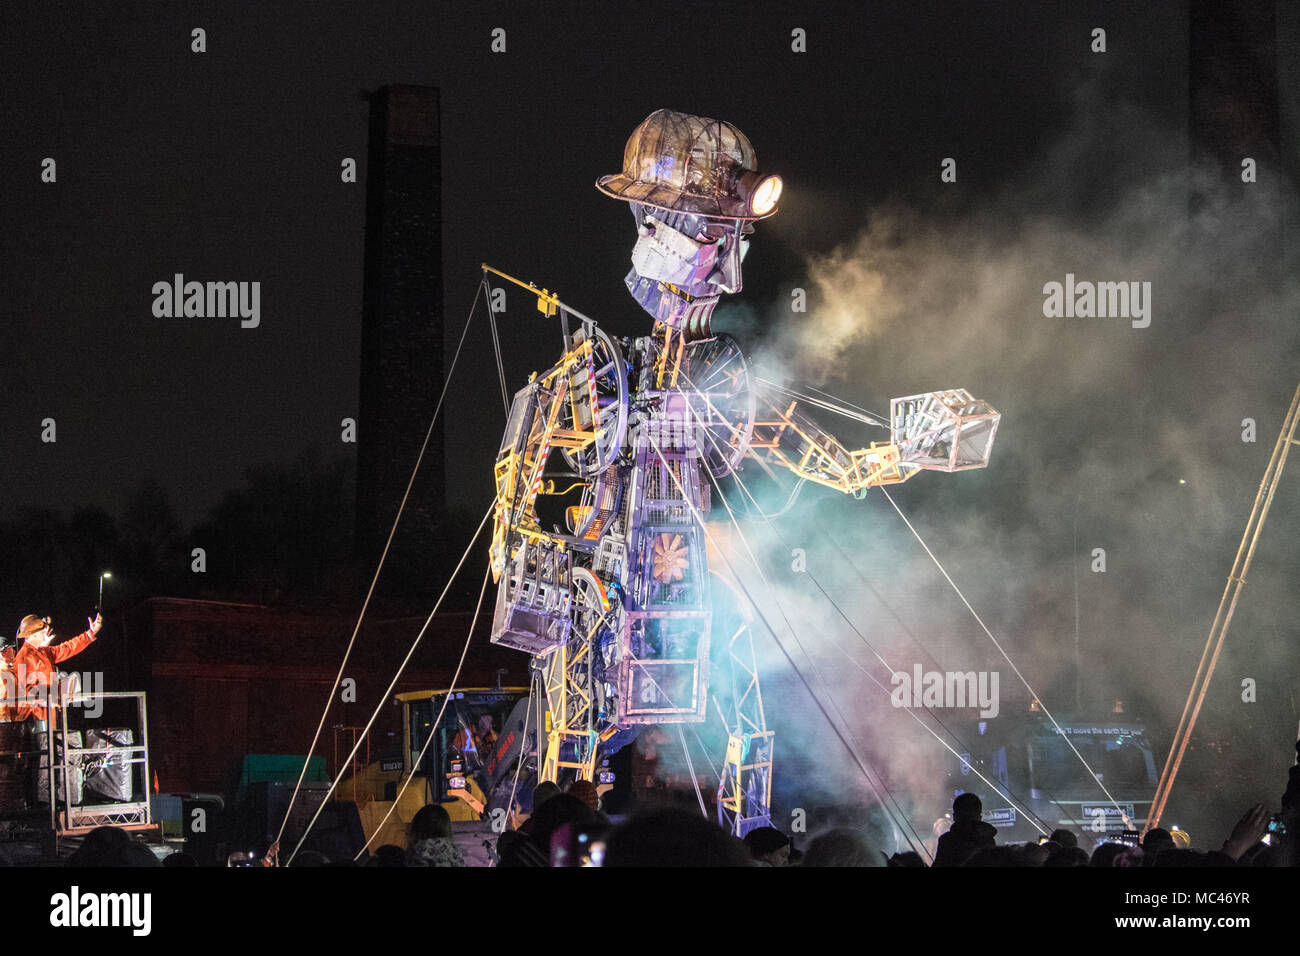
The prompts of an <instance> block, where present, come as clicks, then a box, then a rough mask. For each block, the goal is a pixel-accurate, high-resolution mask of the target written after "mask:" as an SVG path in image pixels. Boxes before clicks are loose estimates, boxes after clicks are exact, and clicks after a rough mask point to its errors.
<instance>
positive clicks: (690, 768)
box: [677, 724, 709, 820]
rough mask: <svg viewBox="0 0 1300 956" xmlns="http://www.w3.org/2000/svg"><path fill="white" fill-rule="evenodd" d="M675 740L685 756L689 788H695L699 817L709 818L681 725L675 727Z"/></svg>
mask: <svg viewBox="0 0 1300 956" xmlns="http://www.w3.org/2000/svg"><path fill="white" fill-rule="evenodd" d="M677 739H678V740H680V741H681V742H682V753H684V754H686V772H687V773H689V774H690V775H691V786H692V787H694V788H695V800H696V802H697V803H698V804H699V805H700V816H702V817H704V819H706V820H707V819H708V818H709V811H708V810H707V809H705V807H704V794H702V793H700V781H699V779H698V778H697V777H696V776H695V763H694V761H692V760H691V748H690V747H688V746H686V734H685V733H684V732H683V731H682V725H681V724H678V725H677Z"/></svg>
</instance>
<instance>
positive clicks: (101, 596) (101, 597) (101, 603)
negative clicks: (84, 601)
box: [95, 571, 113, 611]
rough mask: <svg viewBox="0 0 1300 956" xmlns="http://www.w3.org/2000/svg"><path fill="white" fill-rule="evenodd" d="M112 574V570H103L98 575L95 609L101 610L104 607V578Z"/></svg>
mask: <svg viewBox="0 0 1300 956" xmlns="http://www.w3.org/2000/svg"><path fill="white" fill-rule="evenodd" d="M112 576H113V572H112V571H105V572H104V573H103V574H101V575H100V576H99V603H98V604H96V605H95V610H96V611H101V610H103V608H104V579H105V578H111V577H112Z"/></svg>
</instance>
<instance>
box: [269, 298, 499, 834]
mask: <svg viewBox="0 0 1300 956" xmlns="http://www.w3.org/2000/svg"><path fill="white" fill-rule="evenodd" d="M482 292H483V287H482V286H479V289H478V291H477V292H475V293H474V301H473V302H472V303H471V304H470V307H469V315H467V316H466V317H465V327H464V328H463V329H462V330H461V333H460V341H459V342H458V343H457V344H456V353H455V354H454V355H453V356H452V359H451V367H450V368H449V369H447V377H446V378H445V379H444V380H443V383H442V392H441V394H439V396H438V403H437V405H435V406H434V409H433V418H431V419H430V420H429V427H428V429H427V430H426V431H425V433H424V442H423V443H422V444H421V445H420V453H419V454H418V455H417V456H416V458H415V466H414V467H413V468H412V469H411V477H410V478H409V479H408V480H407V482H406V491H405V492H403V493H402V501H401V504H399V505H398V506H397V514H396V515H395V516H394V517H393V526H392V527H391V528H390V529H389V530H388V540H387V541H385V542H384V550H383V552H382V553H381V554H380V555H379V564H378V565H377V566H376V567H375V574H374V577H372V578H371V579H370V587H369V588H368V589H367V590H366V599H365V601H363V602H362V604H361V612H360V613H359V614H358V615H357V623H356V626H355V627H353V628H352V636H351V637H350V638H349V639H348V646H347V649H346V650H344V652H343V661H342V662H341V663H340V664H339V672H338V674H337V675H335V677H334V686H333V687H331V688H330V692H329V696H328V697H327V698H326V699H325V709H324V711H322V712H321V715H320V723H319V724H317V725H316V733H315V734H314V735H313V736H312V739H311V746H310V747H308V748H307V756H306V758H305V759H304V760H303V763H302V770H301V772H299V774H298V782H297V783H295V784H294V786H293V794H292V795H291V796H290V797H289V805H288V806H287V807H286V808H285V811H284V819H283V820H281V821H280V829H279V832H278V833H276V835H275V841H274V843H272V844H271V845H272V846H273V847H275V846H278V844H279V843H280V840H281V839H282V838H283V837H284V830H285V827H286V826H288V824H289V817H290V815H291V814H292V813H293V803H294V801H295V800H297V799H298V792H299V791H300V790H301V789H302V782H303V780H304V779H306V776H307V767H308V766H309V765H310V764H311V758H312V754H313V753H315V751H316V745H317V744H318V743H319V742H320V734H321V731H322V730H323V729H324V728H325V720H326V718H327V717H329V712H330V708H331V707H332V706H333V705H334V694H335V693H336V692H337V691H338V689H339V684H340V683H341V682H342V681H343V671H344V669H345V668H346V667H347V665H348V659H349V658H350V657H351V656H352V648H353V646H354V645H355V644H356V642H357V634H359V633H360V632H361V622H362V621H363V620H365V616H366V610H367V609H368V608H369V607H370V599H371V597H373V596H374V593H375V585H377V584H378V583H379V574H380V572H381V571H383V569H384V562H385V561H387V560H388V551H389V549H390V548H391V547H392V544H393V536H394V535H395V534H396V533H397V525H398V523H399V522H400V521H401V520H402V514H403V512H404V511H405V510H406V502H407V499H408V498H410V496H411V488H412V487H414V485H415V476H416V475H417V474H418V473H419V471H420V464H421V463H422V462H423V461H424V453H425V451H427V450H428V448H429V440H430V439H431V438H432V437H433V426H434V425H435V424H436V423H437V421H438V415H439V413H441V412H442V405H443V401H444V400H445V399H446V398H447V388H448V386H450V385H451V377H452V375H454V374H455V372H456V362H457V360H458V359H459V358H460V352H461V348H462V347H463V346H464V345H465V336H466V335H467V334H468V333H469V326H470V323H471V322H472V321H473V319H474V309H475V308H477V307H478V297H479V295H481V294H482Z"/></svg>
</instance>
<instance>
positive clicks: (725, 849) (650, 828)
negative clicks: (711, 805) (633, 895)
mask: <svg viewBox="0 0 1300 956" xmlns="http://www.w3.org/2000/svg"><path fill="white" fill-rule="evenodd" d="M752 865H753V861H752V860H751V858H750V855H749V851H748V850H746V849H745V844H743V843H742V842H741V841H740V840H737V839H736V838H735V837H734V836H732V835H731V834H730V833H728V832H727V831H726V830H724V829H722V827H720V826H718V825H717V824H716V823H713V822H712V821H711V820H705V819H704V818H702V817H701V816H700V815H699V814H698V813H687V812H686V811H684V810H675V809H665V810H655V811H651V812H649V813H643V814H639V815H637V816H634V817H633V818H632V819H631V820H629V821H628V822H627V823H624V824H623V825H622V826H619V827H615V828H614V830H613V831H611V833H610V834H609V838H608V839H607V840H606V843H605V866H752Z"/></svg>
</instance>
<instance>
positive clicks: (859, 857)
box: [800, 828, 880, 866]
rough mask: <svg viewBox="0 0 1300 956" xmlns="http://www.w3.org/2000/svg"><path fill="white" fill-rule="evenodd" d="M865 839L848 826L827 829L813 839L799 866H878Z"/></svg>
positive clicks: (877, 859)
mask: <svg viewBox="0 0 1300 956" xmlns="http://www.w3.org/2000/svg"><path fill="white" fill-rule="evenodd" d="M879 860H880V858H879V857H878V856H877V855H876V854H875V853H873V852H872V851H871V847H869V846H867V841H866V840H864V839H862V837H860V836H858V834H857V832H856V831H854V830H850V829H848V828H841V829H838V830H828V831H827V832H826V833H823V834H822V835H821V836H819V837H817V839H815V840H813V841H812V843H811V844H810V845H809V847H808V852H807V853H805V854H804V858H803V862H802V863H801V864H800V865H801V866H879V865H880V863H879Z"/></svg>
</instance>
